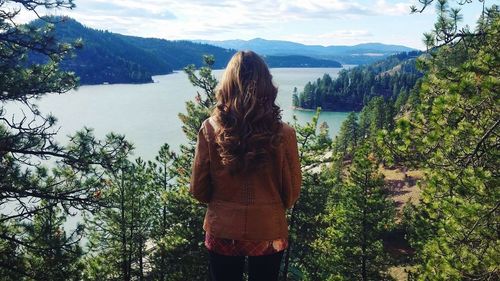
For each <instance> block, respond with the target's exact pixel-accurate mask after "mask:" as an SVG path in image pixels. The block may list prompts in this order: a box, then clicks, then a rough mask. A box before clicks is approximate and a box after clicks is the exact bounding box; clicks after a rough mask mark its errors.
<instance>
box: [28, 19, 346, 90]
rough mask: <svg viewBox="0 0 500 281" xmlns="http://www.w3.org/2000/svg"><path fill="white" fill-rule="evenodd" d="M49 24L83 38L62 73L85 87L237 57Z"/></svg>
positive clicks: (274, 60) (63, 36) (275, 61)
mask: <svg viewBox="0 0 500 281" xmlns="http://www.w3.org/2000/svg"><path fill="white" fill-rule="evenodd" d="M47 19H48V20H50V21H51V22H55V29H54V32H55V36H56V38H57V39H58V40H59V41H62V42H72V41H74V40H76V39H78V38H81V39H83V48H82V49H79V50H77V51H76V53H75V55H76V56H75V57H74V58H67V59H65V60H64V61H62V62H61V68H62V69H64V70H68V71H74V72H75V73H76V74H77V75H78V76H79V77H80V83H81V84H82V85H86V84H103V83H110V84H113V83H148V82H152V78H151V76H152V75H160V74H168V73H171V72H172V71H173V70H179V69H183V68H184V67H185V66H186V65H188V64H195V65H197V66H200V64H201V62H202V56H203V55H206V54H211V55H214V56H215V65H214V66H213V67H214V68H224V67H225V66H226V64H227V62H228V61H229V59H230V58H231V56H232V55H233V54H234V53H235V52H236V50H234V49H231V48H229V49H228V48H223V47H218V46H213V45H209V44H207V43H202V42H199V43H196V42H191V41H185V40H183V41H170V40H165V39H156V38H141V37H136V36H127V35H122V34H118V33H112V32H109V31H102V30H96V29H92V28H89V27H86V26H84V25H82V24H81V23H79V22H77V21H76V20H74V19H71V18H68V17H51V18H47ZM45 24H47V22H46V21H44V20H40V19H39V20H35V21H33V22H31V23H30V25H33V26H41V25H45ZM263 57H264V59H265V60H266V61H267V63H268V64H269V66H270V67H341V64H340V63H338V62H337V61H333V60H328V59H318V58H311V57H308V56H303V55H300V56H298V55H292V56H263ZM30 58H31V61H32V62H38V63H40V62H44V61H46V60H47V58H46V57H44V56H42V55H37V54H32V55H31V57H30Z"/></svg>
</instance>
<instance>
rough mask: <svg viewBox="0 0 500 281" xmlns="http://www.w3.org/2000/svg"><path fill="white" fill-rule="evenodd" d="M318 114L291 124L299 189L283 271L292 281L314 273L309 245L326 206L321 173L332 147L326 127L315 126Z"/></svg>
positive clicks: (327, 186)
mask: <svg viewBox="0 0 500 281" xmlns="http://www.w3.org/2000/svg"><path fill="white" fill-rule="evenodd" d="M319 114H320V109H319V108H318V109H317V111H316V114H315V116H314V117H313V118H312V120H311V122H308V123H307V124H305V125H299V124H297V123H295V124H294V125H293V127H294V128H295V131H296V133H297V142H298V147H299V156H300V160H301V167H302V190H301V193H300V198H299V200H298V201H297V203H296V204H295V206H294V207H293V208H292V209H291V211H290V213H289V216H290V218H289V223H290V233H289V243H290V247H289V248H288V249H287V251H286V254H285V267H284V269H283V270H284V272H285V274H286V273H288V274H287V275H288V277H289V278H292V280H296V279H299V278H298V277H300V276H303V275H306V274H308V273H309V272H314V271H316V270H318V268H316V267H315V264H314V259H315V258H316V257H315V253H314V251H313V249H312V243H313V241H314V240H315V239H317V237H318V233H319V231H320V230H321V225H322V222H321V217H322V216H323V215H324V213H325V206H326V196H324V195H325V194H327V193H328V190H329V189H330V188H331V181H330V180H329V179H328V178H326V177H325V176H324V174H323V173H321V171H322V170H324V169H326V163H329V162H330V161H331V160H330V159H331V156H328V152H329V150H330V148H331V144H332V141H331V139H330V137H329V136H328V128H327V127H326V126H318V118H319ZM318 127H319V128H318ZM288 271H289V272H288ZM301 278H302V277H301Z"/></svg>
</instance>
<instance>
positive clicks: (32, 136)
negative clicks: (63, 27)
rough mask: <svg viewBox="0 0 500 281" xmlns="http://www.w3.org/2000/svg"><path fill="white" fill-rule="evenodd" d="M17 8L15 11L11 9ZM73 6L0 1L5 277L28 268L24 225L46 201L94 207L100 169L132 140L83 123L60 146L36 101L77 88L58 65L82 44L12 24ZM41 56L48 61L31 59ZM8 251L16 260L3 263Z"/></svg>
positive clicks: (47, 29) (66, 208)
mask: <svg viewBox="0 0 500 281" xmlns="http://www.w3.org/2000/svg"><path fill="white" fill-rule="evenodd" d="M13 5H14V6H16V7H17V8H16V9H7V7H13ZM73 7H74V4H73V1H71V0H57V1H56V0H46V1H32V0H6V1H0V8H1V13H0V93H2V94H1V95H0V193H1V194H2V197H1V199H0V208H2V209H4V208H8V209H9V210H11V211H10V212H8V213H2V214H0V253H1V256H2V262H0V268H1V269H0V271H1V272H2V273H6V275H2V276H3V277H5V278H6V279H9V278H15V276H19V275H20V274H21V275H22V274H24V273H25V272H26V270H27V269H26V268H25V265H24V260H23V258H24V257H28V258H30V257H33V258H34V256H29V255H28V256H26V255H24V254H23V253H25V252H26V251H27V250H28V249H33V247H35V246H34V245H33V244H34V243H35V242H36V240H33V239H31V238H30V237H29V235H28V234H27V233H26V232H23V231H22V229H23V227H24V226H26V223H27V222H29V221H30V220H33V219H34V217H35V216H41V215H42V214H44V213H45V211H46V209H47V208H48V207H47V206H46V205H45V203H42V202H50V205H51V208H53V209H54V210H61V212H64V213H65V215H74V213H75V212H74V211H75V210H79V211H93V210H95V208H96V207H98V205H99V199H98V198H97V197H96V196H95V194H96V193H97V192H99V191H100V190H101V189H102V188H103V187H104V186H103V184H102V182H101V180H100V179H101V178H100V175H101V174H102V171H103V170H104V169H105V167H106V166H108V165H110V164H112V163H113V156H114V153H115V151H116V150H117V149H119V148H120V147H126V146H128V145H129V144H128V143H126V142H125V141H124V140H123V138H122V137H120V136H116V135H109V136H107V138H106V139H105V140H103V141H99V140H97V139H95V137H94V135H93V132H92V130H90V129H86V128H85V129H83V130H81V131H80V132H78V133H76V134H74V135H73V136H71V137H70V138H69V140H68V144H67V145H66V146H62V145H60V144H58V143H57V142H56V141H55V140H54V136H55V134H56V133H57V127H55V124H56V118H55V117H54V116H51V115H48V116H47V115H44V114H43V113H42V112H40V111H39V109H38V107H37V106H36V100H37V98H40V97H42V96H43V95H45V94H47V93H65V92H67V91H69V90H70V89H73V88H75V87H76V86H77V83H78V79H77V77H76V76H75V75H74V74H73V73H70V72H64V71H61V70H60V68H59V64H60V62H61V61H62V60H63V58H65V57H68V56H71V54H72V53H73V51H74V50H75V49H76V48H79V47H81V42H80V41H79V40H77V41H75V42H69V43H62V42H59V41H58V40H56V39H55V38H54V35H53V33H52V32H51V31H52V30H53V27H54V24H53V23H50V22H49V23H48V24H46V25H44V26H42V27H37V26H32V25H19V24H15V23H16V22H18V18H19V16H20V14H21V13H35V14H37V13H36V12H37V11H39V10H40V9H42V8H44V9H48V10H52V9H58V8H73ZM42 20H47V19H45V18H44V19H42ZM36 55H38V56H41V57H43V58H44V60H43V61H44V62H45V63H36V62H31V61H30V60H28V58H29V57H31V56H36ZM6 103H11V104H15V105H18V106H19V107H21V108H22V109H23V112H25V113H26V114H19V115H16V116H15V117H14V118H12V117H11V116H10V115H11V113H9V112H7V110H6V107H5V104H6ZM48 159H50V160H52V163H54V164H53V165H52V169H50V170H49V169H47V168H46V167H44V166H43V164H45V163H44V162H45V160H48ZM47 204H48V203H47ZM61 215H62V214H61ZM62 216H63V215H62ZM33 235H34V233H33ZM55 246H57V247H59V246H60V245H55ZM53 250H54V251H56V250H58V249H53ZM4 256H8V257H11V258H12V259H9V260H8V261H5V260H3V257H4ZM14 261H19V263H18V264H14ZM26 262H27V263H30V262H34V261H30V260H28V261H26ZM23 268H24V269H23ZM11 273H12V274H13V275H10V274H11Z"/></svg>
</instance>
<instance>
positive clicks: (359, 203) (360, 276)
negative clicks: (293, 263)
mask: <svg viewBox="0 0 500 281" xmlns="http://www.w3.org/2000/svg"><path fill="white" fill-rule="evenodd" d="M383 186H384V182H383V178H382V177H381V176H380V175H379V174H378V172H377V163H376V162H375V160H374V159H373V156H371V155H370V150H369V146H368V145H366V144H365V145H363V146H360V147H358V148H357V149H356V152H355V157H354V159H353V164H352V165H351V166H350V167H349V172H348V176H347V179H343V180H341V182H340V184H337V185H336V186H335V187H334V189H331V195H330V198H329V203H328V210H327V211H328V215H326V216H324V217H323V219H324V220H325V223H326V224H327V227H326V229H324V230H323V232H322V235H321V236H320V237H319V238H318V239H317V240H316V241H315V243H314V248H315V251H317V252H318V254H317V255H316V257H317V260H316V263H317V264H318V268H321V269H322V270H321V273H319V274H318V276H317V278H318V279H321V280H381V279H382V278H383V277H384V272H385V271H386V270H387V268H388V266H389V264H390V263H389V261H388V259H387V255H386V253H385V252H384V249H383V244H382V238H383V235H384V234H385V233H387V232H388V231H389V230H390V229H391V228H392V226H393V223H394V214H395V211H394V203H393V202H392V201H391V200H389V199H388V197H387V194H386V193H385V192H384V189H383Z"/></svg>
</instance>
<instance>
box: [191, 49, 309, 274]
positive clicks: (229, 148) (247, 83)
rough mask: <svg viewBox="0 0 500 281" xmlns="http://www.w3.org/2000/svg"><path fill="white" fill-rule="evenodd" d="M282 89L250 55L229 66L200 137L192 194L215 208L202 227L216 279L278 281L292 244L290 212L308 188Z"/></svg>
mask: <svg viewBox="0 0 500 281" xmlns="http://www.w3.org/2000/svg"><path fill="white" fill-rule="evenodd" d="M277 93H278V90H277V88H276V87H275V86H274V85H273V83H272V76H271V74H270V73H269V69H268V68H267V66H266V64H265V62H264V61H263V60H262V58H260V57H259V56H258V55H257V54H255V53H254V52H251V51H246V52H238V53H236V54H235V55H234V56H233V57H232V58H231V60H230V61H229V63H228V65H227V68H226V71H225V72H224V75H223V77H222V81H221V84H220V88H219V89H218V91H217V93H216V99H217V105H216V107H215V109H214V111H213V113H212V116H211V117H210V118H208V119H207V120H205V121H204V122H203V124H202V126H201V129H200V131H199V133H198V141H197V145H196V154H195V159H194V163H193V167H192V176H191V189H190V192H191V193H192V194H193V196H194V197H195V198H196V199H198V200H199V201H201V202H203V203H208V209H207V213H206V215H205V221H204V225H203V228H204V230H205V231H206V236H205V245H206V247H207V248H208V251H209V259H210V279H211V280H216V281H220V280H230V281H235V280H242V279H243V270H244V264H245V256H248V269H249V280H258V281H265V280H277V279H278V275H279V267H280V263H281V258H282V256H283V252H284V250H285V249H286V247H287V245H288V241H287V237H288V225H287V221H286V217H285V210H286V208H290V207H291V206H293V204H294V203H295V201H296V200H297V198H298V196H299V192H300V185H301V172H300V163H299V159H298V158H299V157H298V151H297V139H296V136H295V130H294V129H293V128H292V127H290V126H289V125H287V124H285V123H283V122H281V110H280V108H279V107H278V106H277V105H276V104H275V100H276V95H277Z"/></svg>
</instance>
